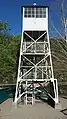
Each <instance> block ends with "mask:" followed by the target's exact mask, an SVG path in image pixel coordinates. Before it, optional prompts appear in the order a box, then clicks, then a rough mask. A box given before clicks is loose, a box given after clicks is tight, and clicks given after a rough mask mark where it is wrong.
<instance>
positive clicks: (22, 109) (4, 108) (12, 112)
mask: <svg viewBox="0 0 67 119" xmlns="http://www.w3.org/2000/svg"><path fill="white" fill-rule="evenodd" d="M59 100H60V103H61V109H54V108H52V107H51V106H50V105H48V104H47V103H46V102H38V103H35V104H34V105H33V106H32V105H31V104H28V105H27V106H26V105H23V104H22V105H18V107H15V106H14V105H13V102H12V99H8V100H6V101H5V102H4V103H2V104H0V119H67V115H66V114H67V99H64V98H60V99H59ZM64 109H66V110H64ZM62 110H64V111H63V112H62Z"/></svg>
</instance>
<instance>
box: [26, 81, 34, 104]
mask: <svg viewBox="0 0 67 119" xmlns="http://www.w3.org/2000/svg"><path fill="white" fill-rule="evenodd" d="M24 103H25V104H26V105H27V104H32V105H33V104H34V103H35V95H34V86H33V84H31V85H30V83H29V82H28V81H26V93H25V97H24Z"/></svg>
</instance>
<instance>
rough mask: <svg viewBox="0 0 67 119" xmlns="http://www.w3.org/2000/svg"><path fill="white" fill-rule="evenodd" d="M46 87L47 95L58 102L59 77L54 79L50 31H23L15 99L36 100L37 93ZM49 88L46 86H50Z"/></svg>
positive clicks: (26, 101)
mask: <svg viewBox="0 0 67 119" xmlns="http://www.w3.org/2000/svg"><path fill="white" fill-rule="evenodd" d="M38 86H41V87H43V88H44V90H45V92H46V93H47V95H48V96H49V97H50V98H51V99H52V100H54V101H55V102H56V103H58V87H57V79H54V74H53V67H52V59H51V52H50V42H49V34H48V31H23V34H22V40H21V47H20V57H19V67H18V77H17V84H16V94H15V101H14V103H17V102H18V100H19V99H20V98H22V100H23V101H24V102H25V103H26V104H27V103H28V102H31V103H32V104H34V102H35V94H36V92H39V91H40V90H38V89H37V87H38ZM49 86H50V90H52V91H49V90H47V89H46V88H45V87H49Z"/></svg>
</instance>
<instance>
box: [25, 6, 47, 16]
mask: <svg viewBox="0 0 67 119" xmlns="http://www.w3.org/2000/svg"><path fill="white" fill-rule="evenodd" d="M24 17H35V18H45V17H46V8H38V7H33V8H31V7H29V8H27V7H26V8H24Z"/></svg>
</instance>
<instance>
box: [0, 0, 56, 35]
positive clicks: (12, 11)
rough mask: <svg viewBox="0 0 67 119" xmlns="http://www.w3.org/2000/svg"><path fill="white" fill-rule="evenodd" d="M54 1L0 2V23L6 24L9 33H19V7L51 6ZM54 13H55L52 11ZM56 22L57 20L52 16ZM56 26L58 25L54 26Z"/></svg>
mask: <svg viewBox="0 0 67 119" xmlns="http://www.w3.org/2000/svg"><path fill="white" fill-rule="evenodd" d="M54 2H55V0H0V21H3V22H8V24H9V26H10V29H11V31H10V33H12V34H19V33H21V6H22V5H33V3H36V4H37V5H49V6H50V5H52V4H54ZM54 12H56V11H54ZM53 20H54V21H55V22H57V18H56V17H55V16H53ZM56 25H57V26H58V24H56Z"/></svg>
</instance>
